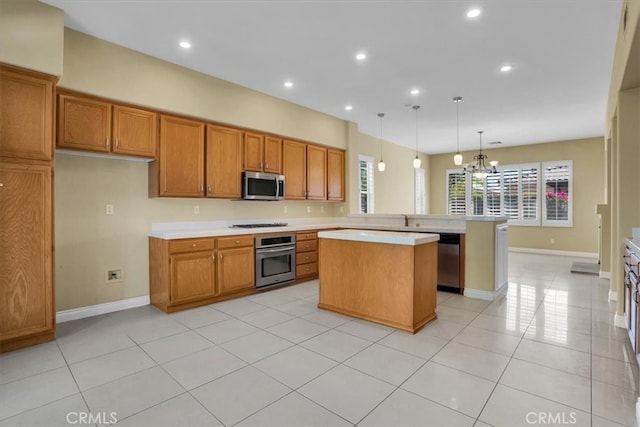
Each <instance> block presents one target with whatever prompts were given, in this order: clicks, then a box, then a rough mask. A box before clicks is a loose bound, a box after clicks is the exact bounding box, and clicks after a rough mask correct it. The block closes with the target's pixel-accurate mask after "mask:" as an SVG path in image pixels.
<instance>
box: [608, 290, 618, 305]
mask: <svg viewBox="0 0 640 427" xmlns="http://www.w3.org/2000/svg"><path fill="white" fill-rule="evenodd" d="M608 299H609V302H611V301H618V293H617V292H616V291H612V290H611V289H609V298H608Z"/></svg>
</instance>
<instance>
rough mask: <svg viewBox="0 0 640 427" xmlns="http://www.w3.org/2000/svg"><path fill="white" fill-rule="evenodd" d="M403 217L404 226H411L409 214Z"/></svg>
mask: <svg viewBox="0 0 640 427" xmlns="http://www.w3.org/2000/svg"><path fill="white" fill-rule="evenodd" d="M402 216H403V217H404V226H405V227H408V226H409V216H408V215H407V214H402Z"/></svg>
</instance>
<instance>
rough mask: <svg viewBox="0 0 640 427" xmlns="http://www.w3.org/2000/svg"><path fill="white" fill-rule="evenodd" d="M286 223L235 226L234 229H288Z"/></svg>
mask: <svg viewBox="0 0 640 427" xmlns="http://www.w3.org/2000/svg"><path fill="white" fill-rule="evenodd" d="M287 225H289V224H287V223H286V222H272V223H271V224H234V225H232V226H231V227H232V228H263V227H286V226H287Z"/></svg>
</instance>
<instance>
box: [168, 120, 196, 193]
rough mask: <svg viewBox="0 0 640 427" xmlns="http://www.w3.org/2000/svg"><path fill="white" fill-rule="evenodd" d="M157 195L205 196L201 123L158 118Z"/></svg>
mask: <svg viewBox="0 0 640 427" xmlns="http://www.w3.org/2000/svg"><path fill="white" fill-rule="evenodd" d="M158 161H159V166H158V168H159V181H160V196H177V197H200V196H202V195H203V194H204V123H202V122H197V121H194V120H187V119H182V118H178V117H171V116H160V152H159V159H158Z"/></svg>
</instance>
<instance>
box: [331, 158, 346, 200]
mask: <svg viewBox="0 0 640 427" xmlns="http://www.w3.org/2000/svg"><path fill="white" fill-rule="evenodd" d="M327 199H328V200H336V201H344V151H342V150H327Z"/></svg>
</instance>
